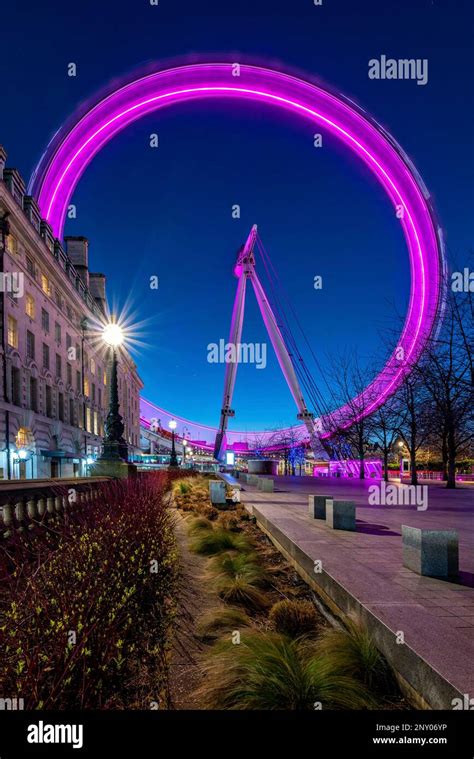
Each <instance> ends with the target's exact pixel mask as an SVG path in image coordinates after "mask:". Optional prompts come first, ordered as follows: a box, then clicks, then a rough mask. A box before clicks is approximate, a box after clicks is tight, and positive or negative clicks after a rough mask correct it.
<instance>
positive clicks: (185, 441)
mask: <svg viewBox="0 0 474 759" xmlns="http://www.w3.org/2000/svg"><path fill="white" fill-rule="evenodd" d="M187 444H188V441H187V440H183V445H184V447H185V448H186V446H187Z"/></svg>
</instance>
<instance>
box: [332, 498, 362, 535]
mask: <svg viewBox="0 0 474 759" xmlns="http://www.w3.org/2000/svg"><path fill="white" fill-rule="evenodd" d="M326 524H327V526H328V527H331V528H332V529H333V530H348V531H350V532H355V528H356V509H355V503H354V501H334V500H331V501H326Z"/></svg>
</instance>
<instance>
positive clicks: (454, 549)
mask: <svg viewBox="0 0 474 759" xmlns="http://www.w3.org/2000/svg"><path fill="white" fill-rule="evenodd" d="M402 541H403V566H404V567H406V568H407V569H411V570H412V571H413V572H416V573H417V574H419V575H424V576H425V577H439V578H446V579H447V578H450V577H456V576H457V575H458V574H459V540H458V534H457V532H456V530H426V529H420V528H418V527H409V526H408V525H406V524H403V525H402Z"/></svg>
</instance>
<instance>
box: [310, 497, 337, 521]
mask: <svg viewBox="0 0 474 759" xmlns="http://www.w3.org/2000/svg"><path fill="white" fill-rule="evenodd" d="M332 500H333V497H332V495H309V496H308V513H309V516H310V517H312V519H326V502H327V501H332Z"/></svg>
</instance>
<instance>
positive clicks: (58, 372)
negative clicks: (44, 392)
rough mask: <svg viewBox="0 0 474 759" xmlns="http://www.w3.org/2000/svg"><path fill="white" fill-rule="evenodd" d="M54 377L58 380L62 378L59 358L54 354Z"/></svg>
mask: <svg viewBox="0 0 474 759" xmlns="http://www.w3.org/2000/svg"><path fill="white" fill-rule="evenodd" d="M56 377H57V378H58V379H61V377H62V365H61V356H60V355H59V354H58V353H56Z"/></svg>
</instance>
